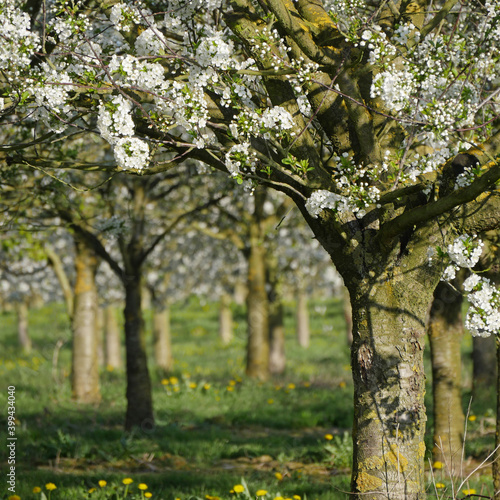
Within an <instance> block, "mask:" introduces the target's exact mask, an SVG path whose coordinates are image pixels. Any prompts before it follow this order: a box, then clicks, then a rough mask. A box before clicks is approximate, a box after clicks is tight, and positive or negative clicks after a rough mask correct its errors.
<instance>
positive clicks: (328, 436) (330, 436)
mask: <svg viewBox="0 0 500 500" xmlns="http://www.w3.org/2000/svg"><path fill="white" fill-rule="evenodd" d="M325 439H326V440H327V441H331V440H332V439H333V436H332V435H331V434H325Z"/></svg>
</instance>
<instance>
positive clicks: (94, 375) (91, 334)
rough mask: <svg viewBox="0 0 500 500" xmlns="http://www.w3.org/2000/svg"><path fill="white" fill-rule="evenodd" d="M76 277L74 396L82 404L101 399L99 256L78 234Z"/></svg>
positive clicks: (76, 236)
mask: <svg viewBox="0 0 500 500" xmlns="http://www.w3.org/2000/svg"><path fill="white" fill-rule="evenodd" d="M74 238H75V249H76V255H75V268H76V280H75V290H74V310H73V363H72V366H73V370H72V392H73V398H74V399H75V400H76V401H78V402H82V403H95V402H98V401H100V399H101V395H100V389H99V364H98V359H97V341H96V335H95V322H96V319H95V318H96V310H97V293H96V288H95V272H96V269H97V263H98V261H97V257H96V255H95V253H94V251H93V250H92V249H91V248H90V247H89V246H88V245H87V244H86V242H85V240H84V239H82V238H80V237H79V236H78V235H77V234H76V233H75V236H74Z"/></svg>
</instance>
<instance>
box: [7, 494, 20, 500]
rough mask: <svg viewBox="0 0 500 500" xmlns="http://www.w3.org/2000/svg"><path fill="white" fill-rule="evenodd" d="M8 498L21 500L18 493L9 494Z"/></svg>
mask: <svg viewBox="0 0 500 500" xmlns="http://www.w3.org/2000/svg"><path fill="white" fill-rule="evenodd" d="M8 500H21V497H20V496H19V495H11V496H10V497H9V498H8Z"/></svg>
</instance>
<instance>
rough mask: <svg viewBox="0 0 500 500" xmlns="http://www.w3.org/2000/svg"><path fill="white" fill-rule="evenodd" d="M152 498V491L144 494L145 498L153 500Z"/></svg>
mask: <svg viewBox="0 0 500 500" xmlns="http://www.w3.org/2000/svg"><path fill="white" fill-rule="evenodd" d="M152 496H153V494H152V493H151V492H150V491H146V493H144V498H151V497H152Z"/></svg>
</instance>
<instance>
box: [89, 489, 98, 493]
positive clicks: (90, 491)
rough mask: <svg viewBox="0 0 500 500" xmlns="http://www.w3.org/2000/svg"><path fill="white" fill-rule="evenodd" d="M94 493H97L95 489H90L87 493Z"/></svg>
mask: <svg viewBox="0 0 500 500" xmlns="http://www.w3.org/2000/svg"><path fill="white" fill-rule="evenodd" d="M94 491H97V488H90V490H89V493H90V494H92V493H94Z"/></svg>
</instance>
